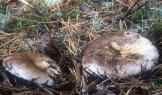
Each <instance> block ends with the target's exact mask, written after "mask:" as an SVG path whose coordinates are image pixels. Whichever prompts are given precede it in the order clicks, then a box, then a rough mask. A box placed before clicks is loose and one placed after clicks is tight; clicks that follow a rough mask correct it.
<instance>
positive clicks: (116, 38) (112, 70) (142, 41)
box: [82, 32, 159, 78]
mask: <svg viewBox="0 0 162 95" xmlns="http://www.w3.org/2000/svg"><path fill="white" fill-rule="evenodd" d="M158 58H159V53H158V50H157V48H156V47H155V46H154V45H153V44H152V42H151V41H150V40H149V39H147V38H145V37H143V36H141V35H140V34H139V33H136V32H112V33H109V34H107V35H104V36H103V37H100V38H98V39H96V40H94V41H91V42H90V43H89V44H88V45H87V47H86V48H85V50H84V52H83V58H82V65H83V68H84V69H85V70H86V71H88V72H90V73H92V72H93V73H95V74H97V75H104V76H107V77H109V78H125V77H128V76H132V75H137V74H140V73H141V72H144V71H147V70H150V69H151V68H152V67H153V66H154V65H155V64H156V63H157V62H158Z"/></svg>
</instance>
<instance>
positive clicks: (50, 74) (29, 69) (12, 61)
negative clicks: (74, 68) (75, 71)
mask: <svg viewBox="0 0 162 95" xmlns="http://www.w3.org/2000/svg"><path fill="white" fill-rule="evenodd" d="M2 64H3V67H4V68H5V69H6V70H7V71H8V72H9V73H11V74H13V75H15V76H17V77H19V78H22V79H25V80H28V81H33V82H35V83H37V84H46V85H48V86H52V85H53V84H54V80H53V79H54V78H57V77H58V76H59V75H61V70H60V67H59V66H58V65H57V64H56V62H55V61H54V60H52V59H51V58H49V57H47V56H46V55H44V54H41V53H31V52H23V53H15V54H12V55H10V56H7V57H6V58H4V59H3V63H2Z"/></svg>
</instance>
